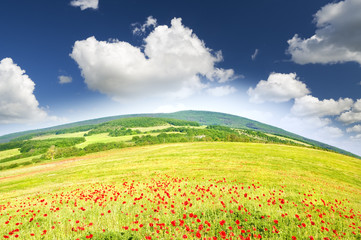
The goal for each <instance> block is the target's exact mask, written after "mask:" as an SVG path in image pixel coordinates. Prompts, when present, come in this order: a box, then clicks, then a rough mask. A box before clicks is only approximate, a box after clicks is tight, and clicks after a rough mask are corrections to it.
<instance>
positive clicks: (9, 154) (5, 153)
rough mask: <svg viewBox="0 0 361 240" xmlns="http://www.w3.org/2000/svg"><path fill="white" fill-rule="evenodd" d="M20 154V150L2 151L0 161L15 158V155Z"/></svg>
mask: <svg viewBox="0 0 361 240" xmlns="http://www.w3.org/2000/svg"><path fill="white" fill-rule="evenodd" d="M18 154H20V151H19V149H18V148H16V149H10V150H5V151H0V160H1V159H4V158H8V157H12V156H15V155H18Z"/></svg>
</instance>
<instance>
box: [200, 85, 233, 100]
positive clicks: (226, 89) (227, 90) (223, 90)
mask: <svg viewBox="0 0 361 240" xmlns="http://www.w3.org/2000/svg"><path fill="white" fill-rule="evenodd" d="M236 91H237V89H236V88H234V87H232V86H229V85H226V86H219V87H215V88H209V89H207V93H208V94H210V95H212V96H215V97H222V96H226V95H229V94H231V93H234V92H236Z"/></svg>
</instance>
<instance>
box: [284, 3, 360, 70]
mask: <svg viewBox="0 0 361 240" xmlns="http://www.w3.org/2000/svg"><path fill="white" fill-rule="evenodd" d="M360 13H361V1H360V0H345V1H340V2H337V3H329V4H327V5H325V6H324V7H322V8H321V9H320V10H319V11H318V12H317V13H316V14H315V16H314V21H315V23H316V26H317V30H316V32H315V34H314V35H313V36H311V37H310V38H306V39H302V38H300V37H299V36H298V35H297V34H296V35H295V36H294V37H293V38H292V39H290V40H288V44H289V48H288V53H289V54H291V55H292V60H293V61H294V62H296V63H299V64H307V63H323V64H326V63H331V64H332V63H342V62H351V61H352V62H357V63H359V64H360V65H361V44H360V42H361V27H360V26H361V14H360Z"/></svg>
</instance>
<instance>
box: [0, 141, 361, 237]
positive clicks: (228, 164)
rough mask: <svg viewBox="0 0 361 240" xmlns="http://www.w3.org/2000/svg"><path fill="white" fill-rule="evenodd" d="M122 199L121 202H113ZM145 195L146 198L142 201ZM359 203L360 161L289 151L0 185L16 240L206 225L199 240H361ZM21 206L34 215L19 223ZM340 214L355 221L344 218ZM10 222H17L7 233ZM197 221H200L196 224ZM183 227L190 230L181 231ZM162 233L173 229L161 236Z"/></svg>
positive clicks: (111, 154)
mask: <svg viewBox="0 0 361 240" xmlns="http://www.w3.org/2000/svg"><path fill="white" fill-rule="evenodd" d="M168 176H169V177H168ZM1 177H10V178H7V179H1ZM152 178H153V180H152ZM175 179H177V181H176V180H175ZM133 181H134V182H133ZM124 184H125V185H124ZM211 185H212V186H211ZM216 185H217V187H216ZM131 186H132V187H131ZM200 187H201V188H202V189H205V190H206V189H210V192H211V193H212V194H213V195H212V194H211V193H210V192H207V191H205V192H203V190H201V191H198V190H199V188H200ZM242 187H243V189H242ZM155 189H157V191H154V190H155ZM179 189H181V191H180V192H179V191H178V190H179ZM235 191H236V192H235ZM166 192H167V193H168V194H169V197H168V196H167V194H166ZM230 192H231V193H230ZM117 193H119V194H120V196H119V197H117V201H114V200H115V197H116V196H117ZM183 193H185V194H186V195H182V194H183ZM193 193H194V194H193ZM246 193H247V196H245V194H246ZM36 194H39V195H36ZM114 194H115V195H114ZM141 194H144V195H143V197H142V198H141V199H139V200H136V199H137V198H140V196H142V195H141ZM175 194H176V195H175ZM263 194H264V195H263ZM202 195H203V196H202ZM14 197H17V199H16V200H15V199H14ZM27 197H31V198H30V199H28V198H27ZM257 197H258V198H257ZM96 198H99V199H98V200H97V201H95V199H96ZM41 199H44V201H43V202H41ZM149 199H150V200H152V202H150V201H149ZM188 199H189V200H188ZM197 199H198V200H197ZM282 199H283V200H282ZM360 199H361V164H360V160H359V159H355V158H351V157H347V156H344V155H340V154H335V153H331V152H325V151H319V150H314V149H309V148H302V147H294V146H285V145H273V144H249V143H248V144H247V143H221V142H218V143H177V144H162V145H154V146H146V147H133V148H125V149H120V150H111V151H106V152H99V153H95V154H91V155H87V156H82V157H78V158H72V159H71V160H70V161H63V160H58V161H54V162H51V161H49V162H47V164H43V165H36V166H29V167H24V168H21V169H16V170H6V171H4V172H3V173H2V175H1V176H0V204H2V203H3V204H4V203H7V202H11V204H10V205H9V207H8V208H7V209H4V210H2V211H1V213H4V214H3V216H0V227H1V228H0V229H1V230H0V237H1V236H2V235H8V233H9V232H11V231H13V230H14V229H17V228H18V229H20V231H19V233H17V232H15V233H14V234H19V238H20V239H31V238H29V236H30V234H31V233H34V234H35V237H34V239H38V238H40V237H42V236H41V234H43V230H47V232H46V234H44V235H43V236H44V237H45V238H46V239H76V238H80V239H86V236H88V237H89V236H91V235H92V236H93V239H129V238H130V237H133V239H144V238H145V237H146V236H147V237H149V236H150V237H152V239H154V238H156V237H157V236H158V238H159V239H170V238H171V237H173V238H174V239H181V238H183V236H184V235H186V236H187V238H194V239H196V238H197V235H196V233H197V231H198V230H199V225H200V224H203V229H202V230H200V231H199V233H200V234H201V236H202V237H211V236H217V237H218V239H222V234H226V236H227V238H230V237H231V234H236V236H239V235H242V236H244V237H246V236H248V234H252V239H255V237H254V236H253V234H256V235H257V236H258V235H262V237H263V238H264V239H291V237H292V236H295V237H297V239H310V238H309V236H313V237H314V238H315V239H323V238H324V237H329V238H330V239H333V238H334V237H335V238H336V237H337V236H336V234H335V233H334V232H333V230H336V232H337V234H338V236H342V235H341V234H342V233H345V234H346V235H344V239H359V238H360V230H361V229H359V227H361V223H360V217H361V214H360V211H361V202H360ZM60 200H61V202H62V203H60ZM202 200H203V202H202ZM233 200H235V201H237V202H234V201H233ZM269 200H270V201H271V202H269ZM336 200H337V201H336ZM67 201H69V202H67ZM75 201H77V206H75V205H74V202H75ZM124 201H125V202H126V203H123V202H124ZM158 201H159V202H158ZM173 201H174V203H173ZM185 201H187V202H188V204H185ZM273 201H275V204H273ZM323 201H325V203H323ZM21 202H22V203H21ZM134 202H135V203H136V204H133V203H134ZM165 202H167V204H166V203H165ZM222 202H223V203H222ZM310 202H312V204H310ZM28 203H31V204H36V205H28ZM45 203H47V205H45ZM100 203H102V205H99V204H100ZM189 203H192V206H190V205H189ZM15 205H17V207H10V206H15ZM141 205H143V207H142V206H141ZM170 205H174V208H172V207H171V206H170ZM241 205H242V207H241V208H240V209H241V210H239V207H240V206H241ZM259 205H261V206H259ZM296 205H297V206H296ZM19 206H24V208H25V209H26V210H24V211H25V212H28V214H27V215H26V213H25V212H24V213H21V214H17V213H16V210H17V208H19ZM31 206H32V207H31ZM144 206H145V207H144ZM165 206H167V207H165ZM280 206H281V207H282V208H281V207H280ZM57 207H59V210H56V208H57ZM82 207H83V208H84V209H85V210H82V209H81V208H82ZM158 207H160V209H158ZM313 207H315V208H313ZM145 208H146V210H145ZM51 209H52V210H51ZM154 209H158V210H159V211H158V210H157V211H154ZM172 209H173V210H174V213H172V212H171V210H172ZM245 209H247V211H245ZM317 209H319V211H320V212H318V211H317ZM332 209H334V210H335V212H333V210H332ZM351 209H352V211H351ZM29 210H40V212H39V213H36V217H34V220H33V221H32V222H31V223H29V219H30V217H31V215H32V214H33V213H31V212H29ZM54 210H56V211H54ZM73 210H74V212H72V211H73ZM344 210H345V212H344ZM108 211H110V212H109V213H108ZM231 211H232V213H231ZM338 211H341V212H342V214H343V215H347V216H348V217H347V218H346V217H340V216H339V214H338ZM350 211H351V212H350ZM6 213H9V214H10V216H13V215H16V217H14V218H13V219H12V220H10V222H9V223H8V224H5V222H6V221H8V218H9V216H8V215H6ZM102 213H103V214H104V216H102ZM191 213H192V214H194V215H197V217H196V218H192V217H190V215H189V214H191ZM286 213H287V215H285V214H286ZM323 213H325V215H322V216H321V217H322V218H321V217H320V216H319V215H320V214H323ZM24 214H25V216H26V217H23V218H22V217H21V215H24ZM44 214H47V216H44ZM183 214H186V215H187V216H186V218H185V219H183V217H184V216H183ZM296 214H297V215H298V216H299V218H300V219H301V220H299V219H298V218H297V217H296ZM308 214H310V215H312V217H311V218H310V217H307V215H308ZM282 215H283V216H282ZM150 216H152V217H150ZM262 216H263V217H265V218H261V217H262ZM268 216H269V217H268ZM349 216H353V218H350V217H349ZM154 219H159V220H154ZM197 219H200V221H201V222H200V223H198V222H197ZM245 219H247V221H246V220H245ZM68 220H70V221H68ZM77 220H79V223H76V221H77ZM180 220H182V221H185V223H184V224H183V225H182V226H180V223H181V222H180ZM206 220H207V221H208V222H209V223H210V224H211V227H207V225H206V224H205V221H206ZM222 220H224V221H225V224H223V225H221V224H220V222H221V221H222ZM237 220H239V221H240V223H239V224H237V223H236V221H237ZM275 220H277V223H275ZM136 221H138V222H136ZM173 221H176V223H175V224H176V226H173V223H172V222H173ZM311 221H313V222H314V223H315V225H312V223H311ZM321 221H324V222H325V223H322V222H321ZM17 222H22V223H23V224H22V225H16V223H17ZM36 222H38V223H39V224H38V225H40V227H37V224H36ZM54 222H55V223H54ZM59 222H60V223H59ZM193 222H194V223H193ZM90 223H91V225H90ZM157 223H158V224H161V223H164V224H165V225H164V227H162V228H161V226H157V225H156V224H157ZM302 223H304V224H305V225H306V226H305V227H303V226H302ZM353 223H354V225H353ZM140 224H142V225H143V226H142V227H140ZM149 224H154V226H156V227H157V229H154V226H153V227H151V226H150V225H149ZM185 225H187V226H188V227H189V229H191V230H194V231H193V232H191V231H187V228H186V227H185ZM298 225H300V226H298ZM349 225H350V226H351V227H349ZM53 226H54V229H52V227H53ZM162 226H163V225H162ZM238 226H242V228H241V229H239V228H238ZM273 226H275V227H276V229H277V231H278V233H276V232H274V233H272V231H276V230H275V229H274V227H273ZM78 227H80V229H79V228H78ZM125 227H128V228H129V229H128V230H127V229H125ZM229 227H231V229H230V228H229ZM321 227H324V228H327V229H328V230H329V231H326V230H322V229H321ZM352 227H355V229H353V228H352ZM74 228H75V229H76V230H77V231H74ZM82 228H84V230H82ZM167 228H168V229H167ZM207 228H209V229H210V230H209V231H206V229H207ZM265 228H267V229H268V230H267V231H266V230H265ZM72 229H73V230H72ZM103 229H104V232H103ZM131 229H134V231H132V230H131ZM135 229H138V231H135ZM177 229H178V230H177ZM254 229H256V230H254ZM156 230H159V233H157V231H156ZM242 230H244V231H245V233H243V232H242ZM248 230H250V232H248ZM321 230H322V231H321ZM166 231H168V233H166ZM223 232H224V233H223ZM352 232H355V234H356V235H354V234H353V233H352ZM14 234H13V235H14ZM13 235H12V236H13ZM111 236H112V237H113V238H111ZM333 236H334V237H333ZM26 237H28V238H26Z"/></svg>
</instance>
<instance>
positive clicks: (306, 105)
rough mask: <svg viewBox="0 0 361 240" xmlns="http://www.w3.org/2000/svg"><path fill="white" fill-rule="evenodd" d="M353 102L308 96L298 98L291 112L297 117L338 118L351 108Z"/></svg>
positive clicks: (345, 99)
mask: <svg viewBox="0 0 361 240" xmlns="http://www.w3.org/2000/svg"><path fill="white" fill-rule="evenodd" d="M352 104H353V100H352V99H350V98H340V99H339V100H334V99H324V100H319V99H318V98H316V97H313V96H311V95H307V96H304V97H300V98H296V99H295V103H294V105H293V106H292V108H291V112H292V113H293V114H294V115H296V116H303V117H307V116H316V117H324V116H336V115H339V114H341V113H342V112H345V111H347V110H349V109H350V108H351V106H352Z"/></svg>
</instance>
